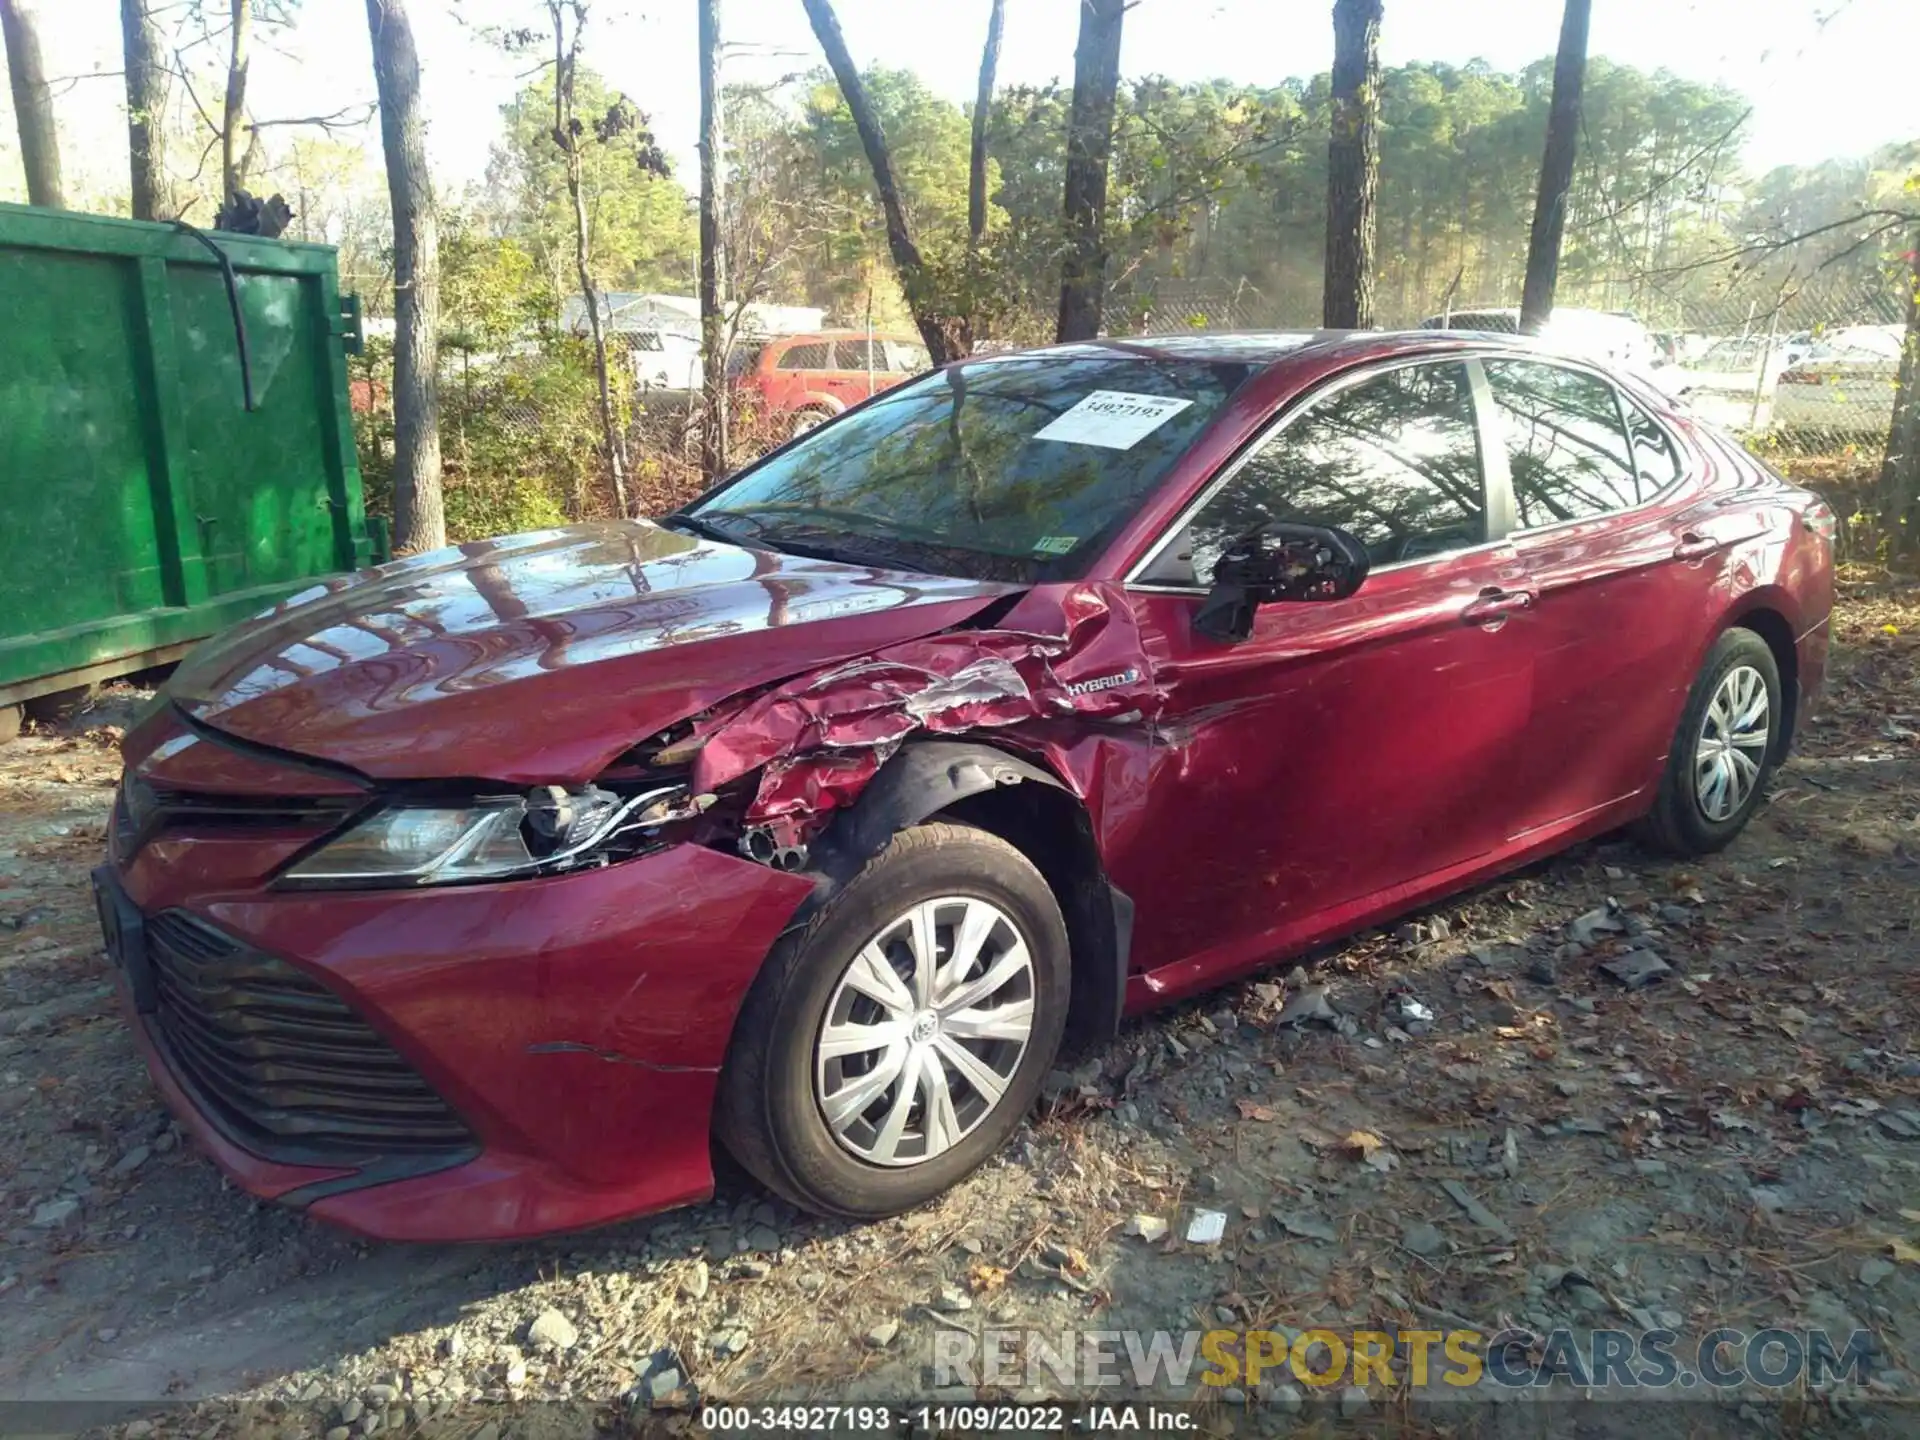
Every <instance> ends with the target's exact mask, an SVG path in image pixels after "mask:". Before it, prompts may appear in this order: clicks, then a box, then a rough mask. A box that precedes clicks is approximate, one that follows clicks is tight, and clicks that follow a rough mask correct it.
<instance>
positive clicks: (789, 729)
mask: <svg viewBox="0 0 1920 1440" xmlns="http://www.w3.org/2000/svg"><path fill="white" fill-rule="evenodd" d="M1153 673H1154V667H1153V663H1152V660H1151V657H1150V655H1149V653H1148V647H1147V645H1146V644H1145V642H1144V640H1143V638H1142V636H1141V633H1140V628H1139V624H1138V620H1137V617H1136V615H1135V613H1134V610H1133V608H1132V606H1131V605H1130V604H1129V602H1128V597H1127V595H1126V593H1125V592H1124V591H1123V590H1122V589H1121V588H1120V587H1119V586H1118V585H1115V584H1112V583H1111V582H1104V581H1102V582H1087V583H1078V584H1071V585H1055V586H1046V587H1041V588H1038V589H1036V590H1033V591H1031V592H1029V593H1028V594H1027V595H1026V596H1024V597H1023V598H1022V599H1021V601H1020V602H1019V603H1018V604H1016V605H1015V606H1014V607H1013V608H1012V609H1011V610H1010V611H1009V612H1008V613H1007V615H1006V616H1005V617H1003V619H1002V621H1001V623H1000V624H999V625H997V626H995V627H993V628H991V629H979V630H969V629H959V630H954V631H949V632H947V633H944V634H940V635H931V636H927V637H925V638H923V639H918V640H911V641H907V642H905V643H904V644H900V645H893V646H887V647H884V648H882V649H879V650H876V651H874V652H873V653H871V654H869V655H866V656H863V657H861V658H860V659H858V660H855V661H851V662H848V663H846V664H843V665H839V666H835V667H832V668H830V669H828V670H826V671H824V672H821V673H817V674H813V675H809V676H806V677H803V678H802V679H799V680H796V681H793V682H791V683H789V684H786V685H782V686H778V687H776V688H774V689H772V690H770V691H768V692H766V693H764V694H762V695H759V696H756V697H754V698H753V699H751V700H750V701H748V702H746V703H744V704H742V705H740V706H738V707H737V708H734V709H731V710H729V711H728V712H727V713H725V714H724V715H720V716H716V717H712V718H711V719H710V721H709V722H708V723H707V724H706V725H705V726H704V727H703V729H702V731H701V738H702V741H703V743H702V744H701V747H700V750H699V754H698V757H697V759H696V761H695V764H694V770H693V787H694V789H695V790H696V791H713V790H716V789H718V788H720V787H722V786H724V785H727V784H729V783H731V782H733V781H736V780H738V779H740V778H741V777H743V776H747V775H750V774H752V773H753V772H755V771H758V772H759V777H760V778H759V781H758V785H757V788H756V790H755V793H754V796H753V799H752V801H751V802H750V804H749V805H748V807H747V810H746V814H745V817H744V818H745V823H746V824H747V826H748V827H750V828H763V829H765V830H766V831H767V833H768V834H769V836H770V837H771V840H772V843H773V845H774V846H775V847H777V848H784V847H791V846H795V845H798V844H801V843H804V841H805V840H806V839H808V838H809V837H810V836H811V835H813V834H814V833H816V832H817V831H818V829H819V827H820V826H821V825H822V824H823V823H824V822H825V820H826V819H827V818H828V815H829V813H830V812H831V811H833V810H835V809H837V808H840V807H842V806H845V805H847V804H849V803H851V801H852V800H853V799H854V798H855V797H856V796H857V795H858V794H859V793H860V791H861V789H862V788H864V786H865V784H866V782H867V781H868V780H870V779H871V778H872V777H873V775H874V773H875V772H876V771H877V770H878V769H879V767H880V765H881V764H882V763H883V762H884V761H885V760H886V758H887V757H888V756H889V755H891V754H892V753H893V752H894V751H895V750H896V749H897V748H898V747H899V746H900V744H901V743H902V742H903V741H905V740H907V739H908V738H910V737H913V736H916V735H957V734H969V733H978V734H995V735H1000V736H1002V737H1003V738H1005V739H1007V740H1010V741H1012V742H1013V743H1014V744H1015V745H1016V746H1019V747H1022V748H1033V749H1039V750H1043V751H1048V750H1050V751H1053V752H1056V753H1058V752H1059V751H1060V750H1061V749H1062V748H1063V744H1064V743H1065V742H1064V741H1063V740H1062V738H1061V737H1060V736H1059V735H1058V734H1057V733H1055V732H1057V731H1058V729H1059V725H1058V723H1057V722H1083V723H1099V724H1104V725H1131V726H1134V727H1137V728H1138V729H1140V730H1141V731H1142V732H1144V730H1145V728H1146V726H1147V725H1148V723H1149V722H1150V721H1151V718H1152V716H1153V715H1154V714H1155V713H1156V711H1157V710H1158V709H1159V702H1160V692H1159V691H1158V689H1157V688H1156V686H1155V683H1154V678H1153ZM1079 793H1081V794H1082V797H1083V798H1084V797H1085V792H1079Z"/></svg>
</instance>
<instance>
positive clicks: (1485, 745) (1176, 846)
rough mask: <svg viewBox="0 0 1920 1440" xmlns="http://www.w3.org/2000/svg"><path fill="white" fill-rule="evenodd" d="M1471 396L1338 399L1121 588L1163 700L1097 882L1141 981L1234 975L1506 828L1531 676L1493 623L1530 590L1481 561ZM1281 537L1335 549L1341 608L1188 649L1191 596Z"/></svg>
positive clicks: (1501, 559) (1492, 553) (1275, 436)
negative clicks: (1129, 831) (1355, 548)
mask: <svg viewBox="0 0 1920 1440" xmlns="http://www.w3.org/2000/svg"><path fill="white" fill-rule="evenodd" d="M1470 388H1471V380H1470V372H1469V370H1468V368H1467V367H1466V366H1465V365H1463V364H1461V363H1460V362H1458V361H1451V362H1445V363H1421V364H1417V365H1396V366H1393V367H1389V368H1385V369H1374V370H1370V371H1366V372H1362V373H1360V374H1357V375H1355V376H1352V377H1349V378H1346V379H1344V380H1343V381H1340V382H1336V385H1335V386H1334V387H1333V388H1332V389H1330V390H1329V391H1328V392H1326V393H1324V394H1323V395H1322V396H1321V397H1320V398H1318V399H1316V400H1315V401H1313V402H1311V403H1310V404H1309V405H1308V406H1306V407H1305V408H1303V409H1302V410H1300V411H1298V412H1296V413H1295V414H1294V415H1292V416H1289V417H1288V418H1287V419H1286V420H1285V421H1283V422H1282V424H1281V425H1280V426H1279V427H1277V428H1276V429H1275V430H1274V431H1272V432H1270V433H1269V434H1268V435H1267V436H1266V437H1264V438H1263V439H1261V440H1259V441H1257V442H1256V443H1255V444H1254V446H1252V447H1251V448H1250V450H1249V451H1248V453H1247V454H1246V456H1245V458H1244V459H1243V460H1242V461H1241V462H1240V463H1239V464H1238V465H1237V466H1236V467H1235V468H1233V469H1232V470H1231V471H1230V472H1229V473H1228V474H1227V475H1226V476H1225V477H1224V478H1223V479H1222V480H1219V481H1216V482H1215V483H1214V484H1213V485H1212V486H1211V487H1210V490H1209V492H1208V493H1207V494H1205V495H1204V496H1203V498H1202V500H1201V501H1200V502H1199V504H1198V506H1197V508H1196V509H1195V511H1194V512H1193V513H1192V514H1191V516H1190V518H1188V519H1187V520H1185V521H1183V522H1181V523H1178V524H1177V525H1176V527H1175V528H1174V529H1173V530H1172V531H1171V532H1170V534H1169V536H1168V537H1167V538H1166V539H1165V540H1164V541H1163V542H1162V544H1161V545H1160V547H1159V548H1158V549H1157V550H1156V551H1154V552H1150V554H1149V556H1148V558H1147V559H1146V560H1145V561H1143V563H1142V564H1141V565H1140V566H1138V567H1136V569H1135V571H1134V574H1133V577H1132V579H1131V582H1130V589H1132V590H1133V591H1134V596H1133V598H1134V603H1135V605H1136V608H1137V609H1138V611H1139V613H1140V616H1141V620H1142V624H1143V628H1144V629H1145V631H1146V632H1147V633H1149V634H1152V635H1155V636H1156V637H1157V640H1156V642H1155V643H1156V647H1157V649H1158V651H1159V652H1160V653H1158V654H1156V665H1155V677H1156V680H1157V681H1158V682H1159V683H1160V685H1161V688H1162V690H1163V692H1164V695H1165V700H1164V709H1163V711H1162V717H1161V722H1160V727H1161V728H1160V737H1159V738H1160V741H1161V744H1162V746H1163V747H1164V752H1163V753H1164V756H1165V759H1164V762H1163V763H1160V764H1158V765H1156V766H1154V767H1153V768H1152V769H1151V771H1150V773H1149V774H1148V776H1147V777H1146V779H1145V782H1144V783H1145V785H1146V793H1145V794H1144V795H1136V796H1134V797H1133V798H1132V799H1131V800H1130V801H1129V804H1128V807H1127V808H1128V813H1129V822H1128V823H1129V824H1130V825H1132V826H1133V827H1135V828H1134V830H1133V833H1134V835H1135V836H1136V837H1141V838H1139V839H1137V840H1136V842H1135V843H1133V844H1130V845H1128V846H1126V847H1125V853H1124V855H1123V856H1122V857H1121V858H1122V859H1123V861H1124V864H1123V865H1122V866H1118V867H1116V872H1115V876H1114V878H1115V880H1116V883H1118V884H1119V885H1120V886H1121V888H1122V889H1124V890H1127V891H1128V893H1130V894H1131V895H1132V896H1133V897H1134V899H1135V903H1136V914H1135V928H1134V954H1135V957H1136V961H1137V963H1138V964H1140V965H1141V966H1143V967H1145V968H1153V967H1155V966H1158V965H1163V964H1167V963H1170V962H1172V961H1175V960H1183V961H1185V962H1186V964H1187V965H1189V966H1197V967H1199V970H1198V972H1196V975H1198V974H1204V975H1205V976H1206V977H1208V978H1211V977H1213V976H1215V975H1224V974H1228V973H1232V972H1233V971H1234V970H1236V969H1239V968H1244V966H1245V965H1246V964H1248V963H1251V962H1253V961H1256V960H1258V959H1259V958H1261V957H1262V956H1264V955H1266V954H1270V953H1272V952H1273V951H1275V950H1277V949H1279V948H1282V947H1283V946H1286V945H1289V944H1292V943H1296V942H1297V941H1299V940H1300V939H1302V938H1303V937H1307V936H1318V935H1320V934H1324V933H1328V932H1330V931H1331V930H1332V929H1336V928H1339V926H1340V923H1341V922H1342V920H1343V919H1344V918H1345V917H1351V916H1355V915H1358V914H1361V913H1364V912H1366V911H1368V910H1370V909H1372V908H1377V907H1379V906H1380V905H1382V904H1385V903H1387V902H1389V901H1391V899H1392V898H1393V893H1392V892H1395V891H1396V890H1402V889H1404V887H1407V886H1408V885H1409V884H1411V883H1412V882H1415V881H1417V880H1419V879H1420V878H1421V877H1423V876H1430V875H1433V874H1434V873H1435V872H1441V871H1445V870H1448V869H1450V868H1454V867H1460V866H1463V865H1468V864H1470V862H1472V861H1474V860H1475V859H1476V858H1478V857H1481V856H1484V855H1485V854H1487V853H1488V852H1489V851H1491V850H1493V849H1495V848H1496V847H1498V846H1499V845H1500V844H1501V843H1502V841H1503V840H1504V838H1505V836H1506V834H1507V833H1508V830H1509V829H1510V828H1511V827H1510V823H1509V822H1510V820H1511V814H1512V804H1513V794H1512V789H1511V786H1510V785H1509V784H1508V775H1507V766H1508V763H1509V759H1510V756H1511V754H1512V751H1513V747H1514V746H1515V745H1516V744H1517V743H1518V742H1519V739H1520V737H1521V734H1522V732H1523V730H1524V729H1525V726H1526V722H1527V715H1528V710H1529V705H1530V697H1529V680H1530V673H1531V664H1530V657H1529V655H1528V653H1527V651H1526V647H1525V642H1524V640H1522V639H1520V638H1518V635H1519V632H1518V631H1517V630H1516V629H1515V628H1514V627H1513V626H1512V625H1511V624H1509V623H1508V617H1509V614H1510V612H1511V611H1512V609H1513V607H1515V606H1518V605H1522V604H1524V603H1525V598H1526V596H1527V593H1528V589H1529V586H1528V582H1527V579H1526V576H1525V575H1524V573H1523V571H1522V570H1521V567H1520V566H1519V564H1518V563H1517V561H1516V559H1515V556H1514V554H1513V551H1512V548H1511V547H1510V546H1508V545H1506V544H1505V543H1503V542H1501V541H1499V540H1498V539H1497V538H1494V537H1497V536H1498V535H1499V533H1500V532H1501V530H1502V529H1503V528H1504V523H1505V520H1504V516H1503V515H1502V514H1501V513H1500V511H1499V508H1498V501H1496V504H1495V507H1494V509H1493V511H1492V513H1491V518H1490V510H1489V496H1488V492H1487V489H1486V478H1485V467H1484V466H1483V464H1482V460H1481V449H1480V444H1479V435H1478V432H1477V429H1476V422H1475V414H1474V410H1473V407H1472V405H1471V402H1470V399H1469V394H1470ZM1276 520H1298V521H1303V522H1307V523H1316V524H1332V525H1338V526H1340V527H1342V528H1344V529H1347V530H1350V531H1352V532H1353V533H1354V534H1356V535H1358V536H1359V537H1360V538H1361V539H1362V540H1363V541H1365V542H1366V544H1367V548H1368V552H1369V555H1370V557H1371V558H1372V560H1373V567H1374V568H1373V571H1372V573H1371V574H1370V575H1369V577H1368V579H1367V580H1366V582H1365V583H1364V584H1363V585H1362V587H1361V588H1360V590H1359V592H1358V593H1356V594H1355V595H1353V596H1351V597H1350V598H1348V599H1346V600H1341V601H1332V602H1324V603H1307V604H1281V605H1267V606H1263V607H1261V608H1260V610H1259V611H1258V613H1257V615H1256V617H1255V622H1254V630H1253V634H1252V636H1251V638H1249V639H1248V640H1246V641H1244V642H1240V643H1228V642H1223V641H1220V640H1215V639H1211V638H1209V637H1208V636H1206V635H1203V634H1199V633H1197V632H1196V631H1195V630H1194V628H1193V623H1192V622H1193V616H1194V612H1195V611H1196V609H1197V608H1198V603H1199V602H1198V598H1197V597H1198V596H1199V595H1201V594H1203V593H1204V592H1203V590H1202V588H1201V587H1200V585H1199V583H1198V577H1200V576H1204V575H1207V574H1209V573H1210V570H1211V566H1212V564H1213V562H1214V561H1215V560H1216V559H1217V558H1218V556H1219V554H1220V553H1221V551H1222V550H1223V549H1224V548H1225V547H1226V546H1227V545H1228V544H1230V543H1231V542H1232V541H1233V540H1235V539H1236V538H1238V537H1240V536H1243V535H1245V534H1247V533H1249V532H1250V531H1252V530H1254V529H1256V528H1258V527H1259V526H1261V525H1264V524H1267V523H1270V522H1273V521H1276ZM1146 837H1150V838H1146ZM1127 872H1131V873H1127ZM1189 978H1195V977H1193V976H1190V977H1189Z"/></svg>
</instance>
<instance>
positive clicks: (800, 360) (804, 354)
mask: <svg viewBox="0 0 1920 1440" xmlns="http://www.w3.org/2000/svg"><path fill="white" fill-rule="evenodd" d="M828 348H829V347H828V344H827V342H826V341H824V340H821V341H817V342H814V343H812V344H807V345H795V346H792V347H791V348H789V349H788V351H787V353H786V354H784V355H782V356H781V357H780V368H781V369H782V370H824V369H826V368H827V350H828Z"/></svg>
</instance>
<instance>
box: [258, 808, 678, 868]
mask: <svg viewBox="0 0 1920 1440" xmlns="http://www.w3.org/2000/svg"><path fill="white" fill-rule="evenodd" d="M702 802H706V803H702ZM710 803H711V797H709V796H704V795H703V796H690V795H689V794H688V793H687V787H686V786H684V785H667V786H661V787H657V788H654V789H650V790H646V791H643V792H641V793H640V794H637V795H620V794H616V793H615V792H613V791H611V790H603V789H601V788H600V787H599V786H597V785H587V786H584V787H582V788H580V789H575V790H569V789H565V788H563V787H561V786H558V785H547V786H541V787H538V788H536V789H534V790H530V791H528V792H527V793H525V794H523V795H496V796H486V797H482V798H479V799H475V800H472V801H468V802H464V803H460V804H445V803H413V802H396V803H394V804H391V805H387V806H385V807H383V808H382V809H380V810H378V811H376V812H374V813H373V814H372V815H370V816H368V817H367V818H366V819H365V820H362V821H361V822H359V823H358V824H357V825H355V826H353V828H352V829H350V830H348V831H346V832H345V833H344V834H341V835H339V836H336V837H335V838H333V839H331V840H328V841H326V842H325V843H323V844H322V845H320V847H319V848H318V849H315V850H313V851H310V852H309V853H308V854H306V855H305V856H303V857H302V858H301V859H299V860H297V861H295V862H294V863H293V864H292V865H291V866H289V867H288V868H287V870H286V872H285V874H283V875H282V876H281V877H280V883H281V884H283V885H290V886H301V887H341V886H356V885H358V886H416V885H458V884H463V883H471V882H473V881H476V880H508V879H513V878H516V877H519V876H523V875H543V874H553V873H556V872H559V871H565V870H577V869H582V868H585V867H588V866H592V865H601V864H605V863H607V862H608V861H609V860H613V859H619V858H623V857H624V856H626V855H628V854H631V853H633V852H634V851H636V850H639V849H642V848H645V847H646V846H647V845H648V844H649V843H650V842H651V840H652V835H651V834H650V832H652V831H654V830H657V829H658V827H660V826H662V825H665V824H667V823H669V822H671V821H674V820H683V819H689V818H691V817H693V816H695V815H698V814H699V813H700V812H701V811H702V810H704V809H705V808H706V805H707V804H710Z"/></svg>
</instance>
